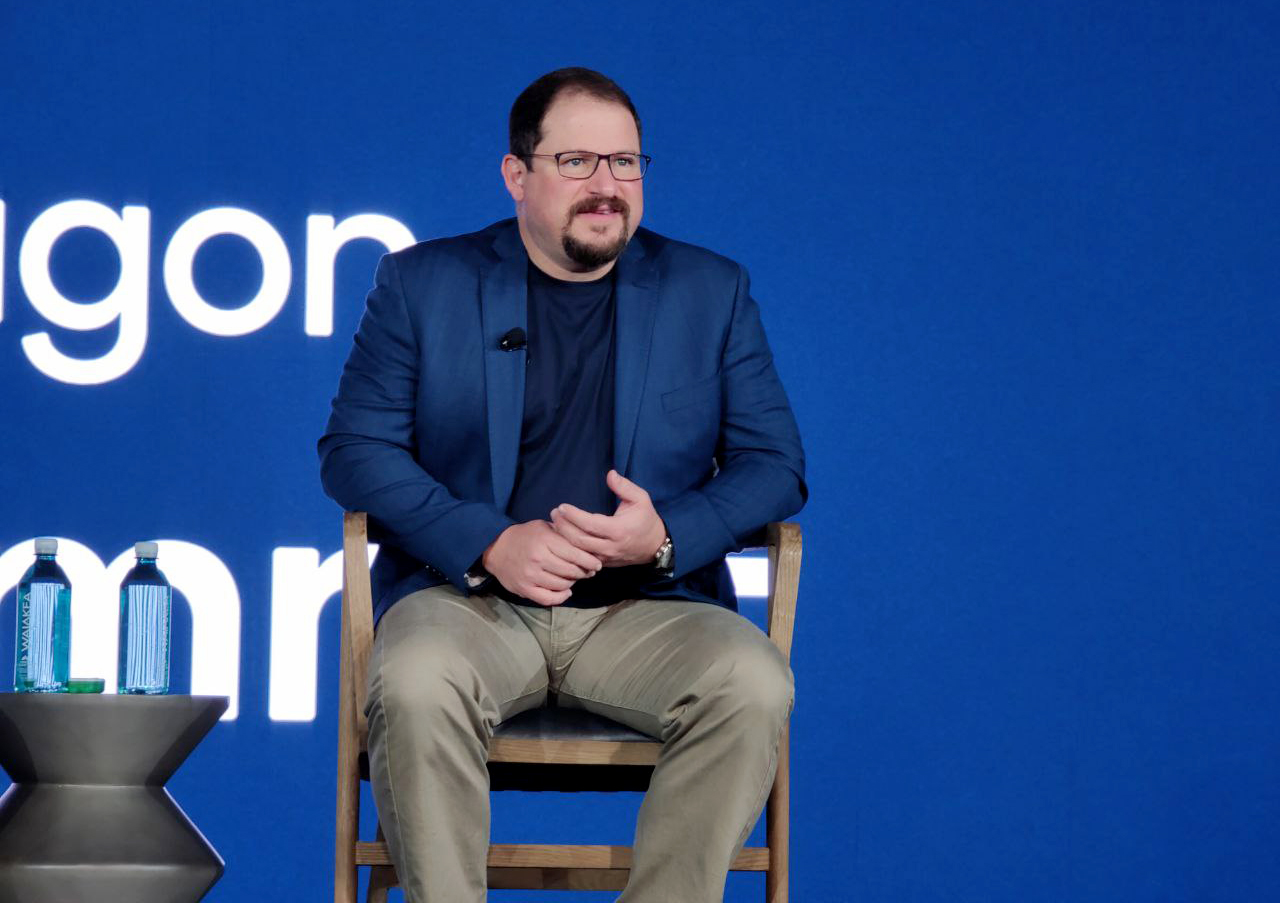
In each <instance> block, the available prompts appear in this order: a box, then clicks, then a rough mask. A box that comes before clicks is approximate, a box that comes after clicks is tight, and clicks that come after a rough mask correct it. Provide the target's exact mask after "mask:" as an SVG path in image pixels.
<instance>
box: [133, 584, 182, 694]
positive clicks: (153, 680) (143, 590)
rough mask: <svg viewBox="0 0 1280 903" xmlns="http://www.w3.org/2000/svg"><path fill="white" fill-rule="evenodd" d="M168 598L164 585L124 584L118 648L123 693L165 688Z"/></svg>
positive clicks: (167, 659) (166, 678)
mask: <svg viewBox="0 0 1280 903" xmlns="http://www.w3.org/2000/svg"><path fill="white" fill-rule="evenodd" d="M171 598H172V597H171V590H170V589H169V587H167V586H151V585H145V584H130V585H127V586H125V587H124V598H123V600H122V601H123V603H124V605H123V611H122V612H121V614H122V615H123V617H124V629H123V631H122V633H123V634H124V636H123V637H122V639H123V641H124V647H123V648H122V649H121V650H120V687H121V690H123V691H124V692H151V693H154V692H165V691H167V690H168V687H169V609H170V606H171V604H172V603H171V601H170V600H171Z"/></svg>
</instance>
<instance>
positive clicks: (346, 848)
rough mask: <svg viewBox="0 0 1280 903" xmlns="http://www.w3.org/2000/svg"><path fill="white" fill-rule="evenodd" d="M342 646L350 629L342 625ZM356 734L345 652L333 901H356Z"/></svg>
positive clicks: (340, 698)
mask: <svg viewBox="0 0 1280 903" xmlns="http://www.w3.org/2000/svg"><path fill="white" fill-rule="evenodd" d="M342 648H343V649H344V650H346V648H347V629H346V626H345V624H344V626H343V628H342ZM358 757H359V749H358V740H357V738H356V715H355V694H354V693H353V691H352V688H351V655H350V653H349V652H345V651H344V653H343V656H342V664H341V676H340V677H339V682H338V793H337V813H336V831H335V851H334V871H333V899H334V903H357V898H358V896H359V884H358V879H357V876H356V841H357V840H358V839H359V836H358V835H359V831H360V771H359V764H358Z"/></svg>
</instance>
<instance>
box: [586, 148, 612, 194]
mask: <svg viewBox="0 0 1280 903" xmlns="http://www.w3.org/2000/svg"><path fill="white" fill-rule="evenodd" d="M587 188H588V189H589V190H590V191H591V193H592V194H603V195H607V196H608V197H614V196H616V195H617V193H618V180H617V179H616V178H615V177H614V175H613V170H612V169H611V168H610V166H609V161H608V160H606V159H604V158H603V157H602V158H600V163H599V165H597V166H596V171H595V172H593V173H592V174H591V178H589V179H587Z"/></svg>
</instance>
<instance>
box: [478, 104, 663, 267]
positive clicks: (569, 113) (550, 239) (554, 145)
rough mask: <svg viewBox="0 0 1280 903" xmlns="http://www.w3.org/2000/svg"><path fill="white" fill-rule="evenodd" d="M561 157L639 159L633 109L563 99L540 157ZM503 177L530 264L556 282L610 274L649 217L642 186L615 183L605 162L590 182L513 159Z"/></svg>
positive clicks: (542, 162) (543, 162)
mask: <svg viewBox="0 0 1280 903" xmlns="http://www.w3.org/2000/svg"><path fill="white" fill-rule="evenodd" d="M562 151H592V152H595V153H598V154H612V153H620V152H624V151H625V152H630V153H639V152H640V136H639V134H638V133H637V132H636V123H635V120H634V119H633V118H632V116H631V113H630V111H628V110H627V108H626V107H624V106H621V105H619V104H616V103H611V102H609V101H603V100H600V99H598V98H595V97H591V96H589V95H586V94H581V93H569V94H562V95H561V96H560V97H558V98H556V100H555V101H553V102H552V104H551V106H550V108H548V110H547V114H546V116H545V117H544V118H543V120H542V141H541V142H540V143H539V144H538V146H537V147H535V148H534V153H537V154H557V153H560V152H562ZM503 173H504V176H505V178H506V182H507V189H508V190H509V191H510V192H511V196H512V197H514V198H515V200H516V215H517V217H518V218H519V220H520V229H521V236H522V237H523V238H524V241H525V246H526V248H527V249H528V251H529V256H530V257H531V258H533V260H534V263H536V264H537V265H538V266H539V267H541V268H542V269H544V270H548V271H550V272H551V275H553V276H560V277H561V278H564V277H566V276H577V277H578V278H581V277H582V276H583V275H589V276H594V275H596V274H597V273H598V272H599V271H601V270H606V271H607V269H608V267H609V266H610V265H611V264H612V263H613V261H614V260H615V259H616V258H617V256H618V255H619V254H621V253H622V249H623V248H625V247H626V244H627V241H628V240H629V239H630V238H631V236H632V235H634V234H635V231H636V229H637V228H638V227H639V225H640V217H641V216H642V215H643V214H644V190H643V188H642V187H641V186H642V184H643V183H642V182H640V181H634V182H632V181H619V180H617V179H615V178H614V176H613V173H612V172H611V171H610V169H609V166H608V164H607V163H606V162H605V161H604V160H601V161H600V165H599V166H598V167H597V168H596V171H595V172H594V173H593V174H592V176H591V178H589V179H570V178H566V177H564V176H562V175H560V173H559V171H558V170H557V169H556V161H555V160H553V159H550V158H548V157H535V158H533V166H532V168H527V167H525V166H524V164H523V163H522V162H521V161H519V160H517V159H516V158H515V157H512V156H510V155H508V156H507V157H506V158H504V160H503ZM548 264H550V267H548ZM557 271H559V272H557Z"/></svg>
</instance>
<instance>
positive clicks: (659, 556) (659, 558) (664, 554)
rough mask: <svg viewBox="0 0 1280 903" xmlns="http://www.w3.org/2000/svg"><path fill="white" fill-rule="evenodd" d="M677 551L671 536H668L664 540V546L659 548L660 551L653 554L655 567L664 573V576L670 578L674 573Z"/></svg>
mask: <svg viewBox="0 0 1280 903" xmlns="http://www.w3.org/2000/svg"><path fill="white" fill-rule="evenodd" d="M675 557H676V549H675V546H673V545H672V544H671V535H670V534H668V535H667V537H666V538H665V539H663V540H662V545H660V546H658V551H657V552H655V553H654V554H653V566H654V567H655V568H657V569H658V570H659V571H661V572H662V573H663V575H664V576H666V577H670V576H671V573H672V567H671V565H672V563H673V562H674V561H675Z"/></svg>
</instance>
